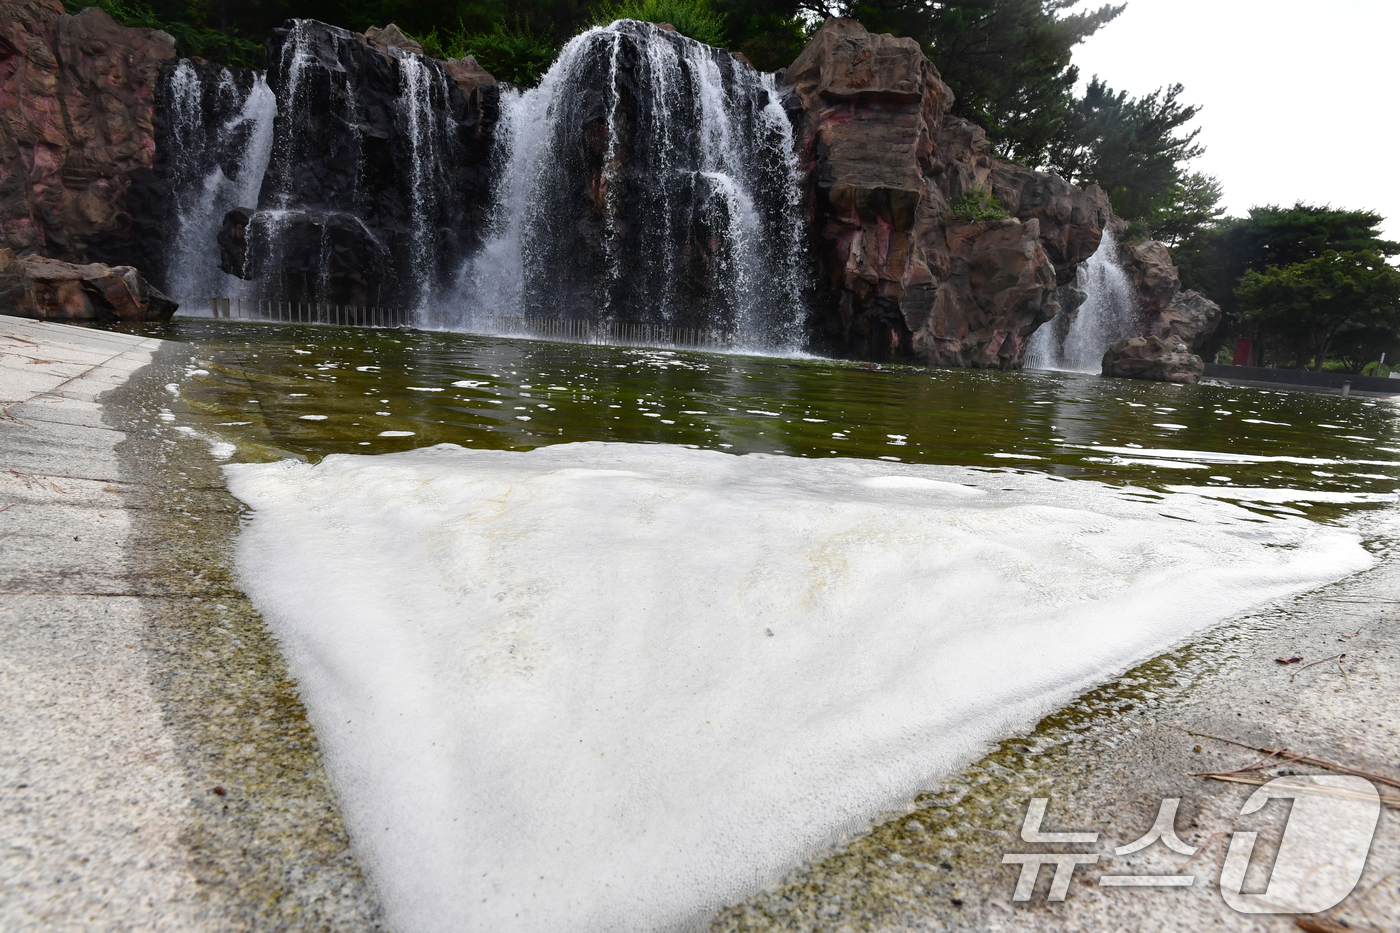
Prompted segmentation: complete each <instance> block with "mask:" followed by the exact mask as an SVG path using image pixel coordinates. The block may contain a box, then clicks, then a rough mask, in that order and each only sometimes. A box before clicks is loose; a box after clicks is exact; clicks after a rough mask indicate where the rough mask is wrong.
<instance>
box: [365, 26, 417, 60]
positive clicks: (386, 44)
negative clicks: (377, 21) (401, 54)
mask: <svg viewBox="0 0 1400 933" xmlns="http://www.w3.org/2000/svg"><path fill="white" fill-rule="evenodd" d="M365 42H367V43H368V44H370V45H372V46H374V47H375V48H376V49H378V50H379V51H381V52H388V51H389V49H391V48H395V49H407V50H408V51H410V52H417V53H418V54H419V55H422V54H423V43H421V42H419V41H418V40H417V39H410V38H409V37H408V36H406V35H404V34H403V30H402V29H400V28H399V27H398V26H396V25H394V24H393V23H390V24H389V25H387V26H385V27H383V28H382V29H381V28H380V27H378V26H371V27H369V28H368V29H366V30H365Z"/></svg>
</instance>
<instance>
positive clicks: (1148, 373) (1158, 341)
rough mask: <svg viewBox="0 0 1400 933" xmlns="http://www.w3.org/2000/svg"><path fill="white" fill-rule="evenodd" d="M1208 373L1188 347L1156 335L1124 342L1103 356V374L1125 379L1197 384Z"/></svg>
mask: <svg viewBox="0 0 1400 933" xmlns="http://www.w3.org/2000/svg"><path fill="white" fill-rule="evenodd" d="M1205 371H1206V364H1205V362H1204V361H1202V360H1201V358H1200V357H1199V356H1197V355H1196V354H1194V353H1191V352H1190V351H1189V350H1188V349H1187V347H1186V344H1184V343H1182V342H1180V341H1178V340H1174V339H1171V338H1168V339H1165V340H1164V339H1163V338H1161V337H1158V336H1156V335H1152V336H1147V337H1129V338H1127V339H1126V340H1120V341H1118V342H1117V343H1115V344H1114V345H1113V346H1111V347H1109V348H1108V352H1107V353H1105V354H1104V356H1103V374H1104V375H1105V376H1117V377H1120V378H1125V379H1155V380H1157V381H1159V382H1188V383H1194V382H1196V381H1197V380H1198V379H1200V378H1201V376H1202V375H1204V374H1205Z"/></svg>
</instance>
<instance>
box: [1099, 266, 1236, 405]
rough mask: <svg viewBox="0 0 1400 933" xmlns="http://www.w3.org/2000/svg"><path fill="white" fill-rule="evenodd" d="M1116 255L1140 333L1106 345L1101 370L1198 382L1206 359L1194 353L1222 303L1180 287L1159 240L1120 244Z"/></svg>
mask: <svg viewBox="0 0 1400 933" xmlns="http://www.w3.org/2000/svg"><path fill="white" fill-rule="evenodd" d="M1120 258H1121V260H1122V263H1123V268H1124V269H1125V271H1126V272H1127V273H1128V277H1129V279H1130V280H1131V281H1132V283H1133V289H1134V291H1135V293H1136V297H1137V308H1138V313H1139V315H1140V316H1141V317H1140V324H1139V327H1138V330H1139V334H1138V335H1137V336H1133V337H1128V338H1125V339H1123V340H1120V341H1118V342H1117V343H1115V344H1113V345H1112V346H1111V347H1109V348H1108V351H1107V352H1106V353H1104V357H1103V374H1104V375H1105V376H1119V377H1124V378H1130V379H1155V380H1160V381H1163V382H1188V383H1194V382H1196V381H1197V380H1198V379H1200V377H1201V376H1202V375H1204V373H1205V361H1204V360H1202V359H1201V357H1200V356H1198V355H1197V354H1198V353H1199V351H1200V350H1201V348H1202V347H1203V346H1204V345H1205V343H1206V341H1207V340H1209V339H1210V337H1211V335H1213V334H1214V333H1215V329H1216V328H1217V327H1218V326H1219V325H1220V317H1221V314H1220V306H1219V305H1217V304H1216V303H1215V302H1213V301H1211V300H1210V299H1209V298H1206V297H1205V296H1204V295H1202V294H1200V293H1199V292H1196V291H1190V290H1188V291H1182V290H1181V277H1180V275H1179V274H1178V273H1177V268H1176V264H1175V263H1174V262H1172V258H1171V253H1170V252H1169V251H1168V250H1167V247H1166V245H1165V244H1163V243H1159V242H1157V241H1155V240H1147V241H1145V242H1142V243H1138V244H1136V245H1128V246H1124V247H1123V248H1122V249H1121V251H1120Z"/></svg>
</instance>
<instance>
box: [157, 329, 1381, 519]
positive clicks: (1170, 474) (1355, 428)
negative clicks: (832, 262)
mask: <svg viewBox="0 0 1400 933" xmlns="http://www.w3.org/2000/svg"><path fill="white" fill-rule="evenodd" d="M160 336H163V337H166V338H167V339H175V340H179V341H184V342H189V343H191V344H193V345H194V347H195V348H196V359H197V364H196V367H195V368H192V370H191V372H190V374H189V377H188V378H187V379H186V380H185V381H184V382H183V383H182V384H181V385H180V387H179V393H180V396H181V399H182V400H183V403H184V407H186V409H187V410H186V411H185V412H184V413H182V418H181V420H182V421H183V420H186V419H187V418H192V419H193V422H192V423H194V424H195V426H196V428H197V429H198V430H199V432H200V433H202V434H204V435H205V436H206V437H207V438H209V439H210V440H211V441H213V442H215V443H216V444H224V445H232V446H233V447H234V448H236V449H237V450H238V451H239V454H238V459H240V460H266V459H276V458H281V457H287V456H295V457H299V458H305V459H308V460H312V461H316V460H319V459H320V458H322V457H324V456H326V455H328V454H333V453H355V454H373V453H388V452H393V451H403V450H409V449H413V448H418V447H426V446H431V445H434V444H444V443H448V444H459V445H462V446H464V447H474V448H495V449H507V450H526V449H531V448H535V447H540V446H544V445H548V444H557V443H564V442H572V441H623V442H633V443H657V444H679V445H689V446H694V447H700V448H710V449H715V450H722V451H727V452H731V453H735V454H748V453H761V454H778V455H783V456H792V457H856V458H867V459H873V458H880V459H885V460H891V461H901V462H911V463H938V464H952V465H961V466H972V467H983V468H987V469H990V470H999V469H1016V470H1034V471H1038V472H1044V473H1049V474H1052V475H1055V476H1058V477H1063V478H1065V479H1090V480H1099V481H1103V482H1107V483H1111V484H1115V485H1124V484H1131V485H1133V486H1135V487H1139V488H1141V489H1143V490H1145V491H1158V492H1162V491H1190V492H1196V493H1198V494H1203V495H1207V496H1211V497H1215V498H1224V499H1229V500H1232V501H1238V502H1242V503H1244V504H1246V505H1248V506H1249V507H1250V508H1253V509H1257V510H1261V511H1264V512H1278V513H1285V514H1307V515H1309V516H1310V517H1313V518H1317V519H1323V520H1326V519H1331V518H1335V517H1337V516H1340V515H1342V514H1344V513H1346V512H1348V511H1351V510H1354V509H1356V508H1365V507H1374V506H1377V505H1385V504H1390V503H1393V502H1394V501H1395V499H1396V495H1395V494H1396V491H1397V489H1400V425H1397V413H1398V412H1397V407H1396V405H1395V403H1394V402H1392V401H1388V400H1384V399H1370V398H1360V397H1345V398H1344V397H1340V396H1329V395H1316V394H1307V393H1300V392H1285V391H1271V390H1266V389H1256V388H1246V387H1237V386H1223V385H1201V386H1175V385H1167V384H1162V383H1152V382H1140V381H1133V380H1117V379H1102V378H1099V377H1095V376H1083V375H1076V374H1068V373H1047V372H1029V371H1028V372H1020V373H1015V372H996V371H977V370H952V369H926V368H920V367H912V366H899V367H891V366H876V365H871V364H858V363H848V362H843V361H836V360H828V359H815V358H773V357H757V356H743V355H731V354H719V353H708V352H698V351H685V350H667V349H652V348H638V347H612V346H593V345H582V344H571V343H556V342H548V341H539V340H527V339H514V338H502V337H487V336H475V335H469V334H452V333H431V332H406V331H393V330H366V329H353V328H333V327H309V326H284V325H269V324H235V323H229V322H214V321H207V320H180V321H176V322H175V323H174V324H172V325H170V327H169V328H168V329H165V330H163V331H162V333H161V334H160ZM223 449H225V450H227V449H228V448H227V447H225V448H223Z"/></svg>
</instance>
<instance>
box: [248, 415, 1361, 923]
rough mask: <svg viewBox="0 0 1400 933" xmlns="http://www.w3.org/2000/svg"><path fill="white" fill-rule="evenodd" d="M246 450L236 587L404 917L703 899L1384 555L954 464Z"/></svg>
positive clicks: (1293, 527)
mask: <svg viewBox="0 0 1400 933" xmlns="http://www.w3.org/2000/svg"><path fill="white" fill-rule="evenodd" d="M226 469H227V471H228V476H229V479H230V485H231V488H232V489H233V491H234V492H235V494H237V495H238V496H239V497H240V498H241V499H242V500H243V501H245V502H246V503H248V504H249V505H250V506H252V508H253V515H252V519H251V522H250V524H249V525H248V527H247V528H246V530H245V531H244V532H243V534H242V536H241V538H240V542H239V547H238V561H239V568H240V573H241V577H242V580H243V583H244V586H245V587H246V589H247V591H248V592H249V594H250V595H251V596H252V597H253V599H254V601H255V602H256V604H257V605H258V607H259V608H260V609H261V610H262V612H263V613H264V615H265V617H266V618H267V620H268V621H269V623H270V624H271V625H272V627H273V629H274V631H275V632H276V633H277V635H278V637H279V639H280V642H281V644H282V646H283V650H284V651H285V653H286V655H287V658H288V661H289V664H290V666H291V670H292V672H293V674H294V675H295V677H296V678H297V680H298V682H299V684H300V686H301V690H302V696H303V698H304V699H305V702H306V704H307V708H308V710H309V712H310V715H311V717H312V719H313V722H314V724H315V726H316V728H317V732H318V735H319V737H320V741H321V743H322V748H323V750H324V752H325V756H326V763H327V767H328V769H329V773H330V775H331V777H332V779H333V781H334V782H335V784H336V787H337V789H338V792H339V795H340V799H341V803H342V808H343V812H344V814H345V819H346V822H347V825H348V827H349V829H350V832H351V836H352V838H353V839H354V841H355V844H356V846H357V850H358V852H359V854H360V856H361V858H362V860H363V863H364V864H365V865H366V866H367V868H368V870H369V871H370V873H371V875H372V876H373V878H374V879H375V881H376V882H377V884H378V886H379V888H380V889H381V891H382V893H383V898H384V902H385V905H386V909H387V910H388V913H389V921H390V923H391V924H392V926H393V927H394V928H396V929H398V930H402V931H408V933H418V931H439V930H441V931H448V930H451V931H466V930H487V929H511V930H543V931H557V930H565V929H567V930H571V931H593V930H616V929H655V928H661V927H670V926H677V925H685V924H692V923H695V922H697V921H699V920H700V919H702V918H703V917H704V916H705V915H706V914H707V912H709V911H712V910H714V909H715V908H717V907H719V906H721V905H724V904H726V903H730V902H733V901H735V900H736V899H739V898H741V897H743V896H744V895H746V894H747V893H749V892H752V891H754V890H756V889H757V888H758V887H760V886H761V885H763V884H764V883H767V882H769V881H771V880H773V879H775V878H776V877H778V876H780V875H781V873H782V872H783V871H785V870H787V869H788V868H790V867H791V866H793V865H794V864H796V863H797V862H798V861H800V860H801V859H802V858H803V857H804V856H806V855H808V854H810V853H812V852H813V851H815V850H817V849H819V848H820V847H821V846H823V845H826V844H829V843H830V842H832V841H833V840H834V839H836V838H837V837H838V836H839V834H840V833H842V832H844V831H848V830H850V829H853V828H858V827H859V826H861V825H862V824H863V823H864V821H865V820H867V819H869V818H870V817H871V816H873V815H875V814H878V813H880V812H882V811H885V810H887V809H891V808H894V807H899V806H903V805H906V804H907V803H908V801H909V800H910V799H911V798H912V797H913V795H915V794H916V793H917V792H919V791H920V790H922V789H924V788H926V787H927V786H929V782H931V781H933V780H935V779H936V778H937V777H938V776H939V775H940V774H941V773H944V772H946V771H947V770H948V769H950V768H953V767H956V766H958V765H959V764H961V763H963V762H965V761H966V760H968V759H969V758H970V757H972V756H973V755H975V754H976V753H977V752H978V750H979V749H980V748H981V747H982V743H983V742H985V741H986V740H988V739H991V738H994V737H996V736H998V735H999V734H1001V733H1003V732H1004V730H1006V729H1008V728H1011V727H1014V726H1020V725H1026V724H1030V723H1032V722H1033V721H1034V719H1035V717H1036V716H1038V715H1040V714H1043V713H1044V712H1045V711H1047V710H1048V709H1049V708H1052V707H1053V705H1054V704H1056V703H1059V702H1063V701H1064V700H1065V699H1067V698H1068V697H1069V696H1071V695H1073V694H1074V693H1075V692H1077V691H1079V690H1081V689H1083V688H1084V687H1085V686H1087V685H1088V684H1091V683H1094V682H1098V681H1100V680H1102V679H1103V678H1105V677H1106V676H1108V675H1110V674H1111V673H1112V672H1114V671H1116V670H1118V669H1121V668H1123V667H1124V666H1126V665H1128V664H1130V663H1131V662H1132V661H1134V660H1136V659H1139V658H1142V657H1144V656H1146V655H1149V654H1151V653H1152V652H1153V651H1155V650H1158V649H1160V648H1162V647H1163V646H1165V645H1167V644H1169V643H1171V642H1173V641H1175V640H1178V639H1180V638H1182V637H1184V636H1186V635H1187V634H1189V633H1190V632H1192V631H1194V630H1196V629H1199V628H1201V627H1203V626H1207V625H1210V624H1211V623H1213V622H1217V621H1219V620H1221V619H1223V618H1225V617H1228V616H1230V615H1233V614H1235V613H1238V612H1240V611H1242V610H1245V609H1247V608H1249V607H1251V606H1254V605H1257V604H1259V603H1260V602H1261V601H1265V600H1268V599H1271V598H1274V597H1278V596H1282V595H1284V594H1289V593H1294V592H1298V591H1301V590H1304V589H1307V588H1310V587H1313V586H1316V585H1318V584H1321V583H1324V582H1326V581H1330V580H1333V579H1336V578H1339V577H1341V576H1343V575H1345V574H1347V573H1350V572H1353V571H1356V570H1360V569H1362V568H1364V567H1366V566H1367V565H1368V564H1369V563H1370V557H1369V556H1368V554H1367V553H1366V551H1365V550H1364V549H1363V548H1362V547H1361V546H1360V545H1359V543H1358V541H1357V537H1356V535H1355V534H1354V533H1353V532H1351V531H1348V530H1344V529H1339V528H1335V527H1329V526H1322V525H1318V524H1314V523H1310V522H1307V521H1305V520H1300V519H1295V518H1280V519H1274V518H1265V517H1262V516H1258V515H1253V514H1250V513H1248V512H1245V511H1244V510H1242V509H1240V508H1239V507H1237V506H1234V505H1231V504H1228V503H1225V502H1219V501H1214V500H1211V499H1205V498H1202V497H1199V496H1195V495H1184V494H1174V495H1173V494H1168V495H1165V496H1163V497H1160V498H1156V499H1155V500H1154V501H1151V502H1143V501H1140V500H1138V499H1136V498H1135V497H1133V496H1124V495H1123V490H1121V489H1115V488H1112V487H1109V486H1105V485H1101V484H1098V483H1092V482H1087V481H1062V480H1061V481H1052V479H1051V478H1050V477H1047V476H1044V475H1040V474H1017V473H1010V472H1007V473H1003V472H997V473H994V474H988V473H985V472H979V471H976V470H973V469H966V468H958V467H931V466H918V465H895V464H890V463H883V462H877V461H870V460H845V459H835V458H833V459H826V460H813V459H806V458H787V457H772V456H762V455H751V456H743V457H740V456H732V455H727V454H721V453H718V452H714V451H703V450H692V449H687V448H682V447H674V446H665V445H627V444H600V443H589V444H567V445H559V446H554V447H546V448H541V449H537V450H533V451H529V452H511V451H481V450H469V449H463V448H459V447H452V446H440V447H433V448H428V449H423V450H418V451H413V452H409V453H404V454H388V455H382V456H373V457H371V456H363V457H361V456H343V455H338V456H332V457H327V458H326V459H325V460H323V461H322V462H321V463H320V464H317V465H310V464H305V463H300V462H294V461H284V462H281V463H276V464H239V465H235V466H230V467H227V468H226ZM977 486H980V490H973V489H971V488H969V487H977ZM1008 487H1009V488H1008ZM1129 491H1130V492H1131V490H1129ZM977 492H980V494H976V493H977ZM1168 514H1169V515H1170V516H1171V517H1165V516H1166V515H1168ZM1183 518H1185V519H1187V521H1181V520H1180V519H1183Z"/></svg>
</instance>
